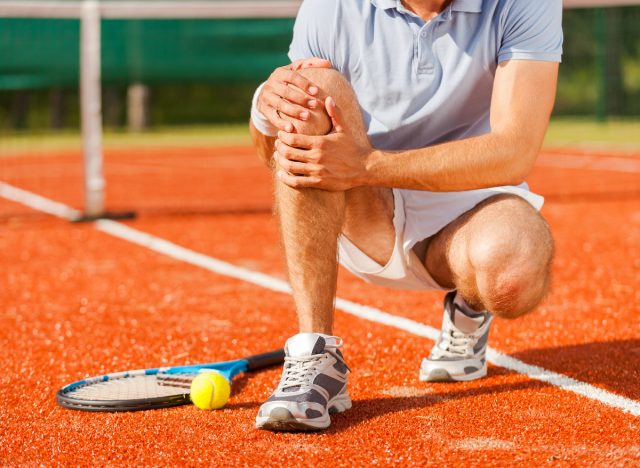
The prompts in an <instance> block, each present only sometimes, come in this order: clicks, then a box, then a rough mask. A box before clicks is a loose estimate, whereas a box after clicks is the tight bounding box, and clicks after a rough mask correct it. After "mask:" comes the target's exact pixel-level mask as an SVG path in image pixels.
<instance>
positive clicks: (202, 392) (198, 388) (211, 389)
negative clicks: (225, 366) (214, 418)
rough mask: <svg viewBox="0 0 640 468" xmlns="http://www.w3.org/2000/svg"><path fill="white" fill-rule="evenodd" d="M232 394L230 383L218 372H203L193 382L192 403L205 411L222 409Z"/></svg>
mask: <svg viewBox="0 0 640 468" xmlns="http://www.w3.org/2000/svg"><path fill="white" fill-rule="evenodd" d="M230 394H231V385H229V381H228V380H227V379H226V378H225V377H224V376H223V375H222V374H220V373H219V372H216V371H206V372H201V373H200V374H198V375H197V376H196V377H195V379H193V381H192V382H191V401H192V402H193V404H194V405H196V406H197V407H198V408H200V409H203V410H214V409H220V408H222V407H223V406H224V405H226V404H227V401H228V400H229V395H230Z"/></svg>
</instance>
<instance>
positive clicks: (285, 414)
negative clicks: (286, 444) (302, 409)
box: [256, 395, 351, 432]
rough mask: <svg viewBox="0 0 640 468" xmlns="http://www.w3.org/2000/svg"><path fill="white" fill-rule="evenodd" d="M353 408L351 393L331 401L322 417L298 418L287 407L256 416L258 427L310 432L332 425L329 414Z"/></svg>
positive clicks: (282, 430)
mask: <svg viewBox="0 0 640 468" xmlns="http://www.w3.org/2000/svg"><path fill="white" fill-rule="evenodd" d="M350 408H351V399H350V398H349V395H342V396H338V397H336V398H335V399H334V400H331V401H330V402H329V409H328V410H327V412H326V413H325V414H324V415H323V417H322V418H315V419H313V420H310V419H305V418H296V417H295V416H293V414H291V411H289V410H288V409H287V408H284V407H281V408H273V409H272V410H271V412H270V413H269V416H265V417H258V418H256V427H257V428H258V429H266V430H269V431H280V432H301V431H303V432H310V431H320V430H322V429H326V428H328V427H329V426H330V425H331V418H330V417H329V414H335V413H342V412H343V411H346V410H348V409H350Z"/></svg>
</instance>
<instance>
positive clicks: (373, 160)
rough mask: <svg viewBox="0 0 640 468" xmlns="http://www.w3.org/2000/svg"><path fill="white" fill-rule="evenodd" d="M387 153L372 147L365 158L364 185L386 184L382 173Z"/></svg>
mask: <svg viewBox="0 0 640 468" xmlns="http://www.w3.org/2000/svg"><path fill="white" fill-rule="evenodd" d="M386 159H388V158H385V153H384V152H383V151H382V150H378V149H375V148H372V149H371V151H369V153H368V154H367V155H366V156H365V159H364V176H363V181H362V182H363V183H362V185H368V186H384V185H385V184H384V183H383V180H382V173H383V168H384V162H385V160H386Z"/></svg>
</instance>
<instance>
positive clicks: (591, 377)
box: [512, 324, 640, 400]
mask: <svg viewBox="0 0 640 468" xmlns="http://www.w3.org/2000/svg"><path fill="white" fill-rule="evenodd" d="M630 326H631V324H630ZM512 356H513V357H515V358H517V359H520V360H521V361H524V362H526V363H528V364H534V365H536V366H541V367H544V368H545V369H549V370H552V371H553V372H557V373H559V374H563V375H566V376H568V377H572V378H574V379H576V380H580V381H582V382H586V383H589V384H592V385H596V386H601V387H603V388H605V389H607V390H610V391H611V392H614V393H617V394H619V395H622V396H625V397H627V398H631V399H633V400H640V339H627V340H613V341H603V342H594V343H584V344H578V345H570V346H558V347H552V348H541V349H530V350H527V351H522V352H519V353H515V354H513V355H512Z"/></svg>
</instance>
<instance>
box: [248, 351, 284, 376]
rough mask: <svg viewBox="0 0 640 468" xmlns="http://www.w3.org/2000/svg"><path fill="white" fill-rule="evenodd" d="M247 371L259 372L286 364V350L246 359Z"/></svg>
mask: <svg viewBox="0 0 640 468" xmlns="http://www.w3.org/2000/svg"><path fill="white" fill-rule="evenodd" d="M246 361H247V370H250V371H252V370H257V369H262V368H265V367H271V366H276V365H278V364H282V363H283V362H284V349H278V350H276V351H270V352H268V353H263V354H256V355H255V356H249V357H248V358H246Z"/></svg>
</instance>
